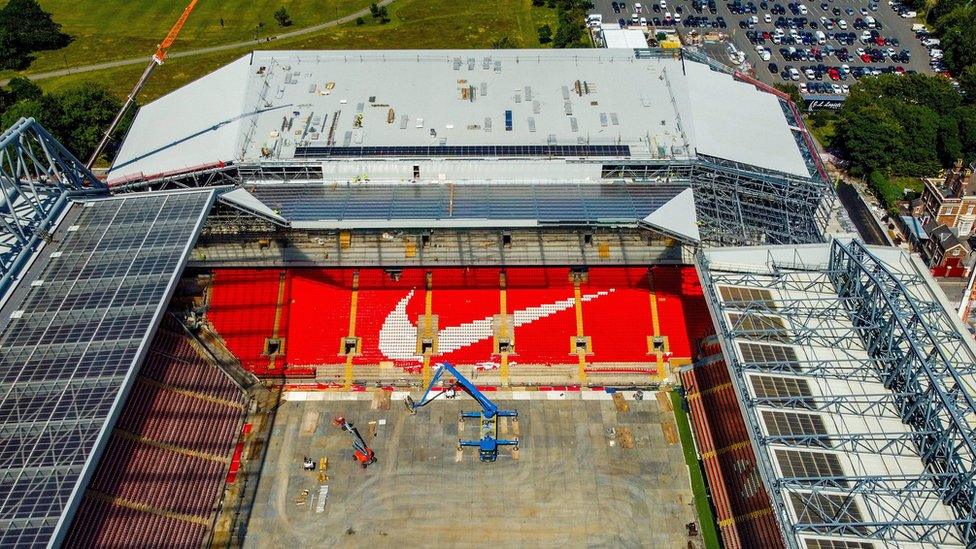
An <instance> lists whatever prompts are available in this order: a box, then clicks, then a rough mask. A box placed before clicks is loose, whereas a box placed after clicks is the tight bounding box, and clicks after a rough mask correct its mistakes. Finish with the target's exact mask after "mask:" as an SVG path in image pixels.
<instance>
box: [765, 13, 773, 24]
mask: <svg viewBox="0 0 976 549" xmlns="http://www.w3.org/2000/svg"><path fill="white" fill-rule="evenodd" d="M763 22H765V23H772V22H773V16H772V15H769V14H768V13H767V14H766V15H763Z"/></svg>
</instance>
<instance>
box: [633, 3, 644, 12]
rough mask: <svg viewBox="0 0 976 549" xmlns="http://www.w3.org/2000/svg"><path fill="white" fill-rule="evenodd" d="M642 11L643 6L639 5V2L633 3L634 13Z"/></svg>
mask: <svg viewBox="0 0 976 549" xmlns="http://www.w3.org/2000/svg"><path fill="white" fill-rule="evenodd" d="M642 11H644V6H641V4H640V2H635V3H634V13H641V12H642Z"/></svg>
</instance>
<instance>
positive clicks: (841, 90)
mask: <svg viewBox="0 0 976 549" xmlns="http://www.w3.org/2000/svg"><path fill="white" fill-rule="evenodd" d="M830 87H832V88H833V89H834V93H836V94H837V95H840V94H842V93H844V88H841V87H840V84H831V85H830Z"/></svg>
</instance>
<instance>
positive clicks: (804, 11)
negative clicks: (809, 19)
mask: <svg viewBox="0 0 976 549" xmlns="http://www.w3.org/2000/svg"><path fill="white" fill-rule="evenodd" d="M808 13H810V11H809V10H807V7H806V6H804V5H803V4H800V14H801V15H806V14H808Z"/></svg>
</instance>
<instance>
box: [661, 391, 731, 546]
mask: <svg viewBox="0 0 976 549" xmlns="http://www.w3.org/2000/svg"><path fill="white" fill-rule="evenodd" d="M671 405H672V408H674V419H675V421H677V423H678V435H679V436H680V437H681V448H682V451H683V452H684V454H685V463H686V464H687V465H688V472H689V473H690V474H691V491H692V493H693V494H694V496H695V509H696V510H697V511H698V524H699V526H700V527H701V534H702V539H703V540H704V541H705V548H706V549H719V544H718V530H717V529H716V528H715V517H714V516H713V515H712V507H711V505H709V504H708V492H707V490H706V489H705V478H704V476H703V475H702V468H701V464H699V463H698V456H697V454H696V453H695V443H694V441H693V440H692V438H691V424H689V423H688V414H687V413H686V412H685V411H684V409H683V408H682V407H681V406H682V402H681V397H680V396H678V392H677V391H671Z"/></svg>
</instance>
